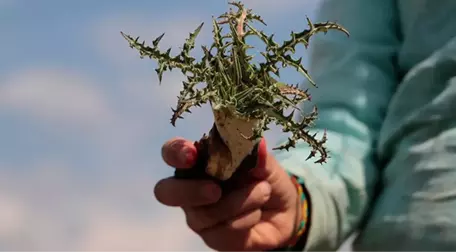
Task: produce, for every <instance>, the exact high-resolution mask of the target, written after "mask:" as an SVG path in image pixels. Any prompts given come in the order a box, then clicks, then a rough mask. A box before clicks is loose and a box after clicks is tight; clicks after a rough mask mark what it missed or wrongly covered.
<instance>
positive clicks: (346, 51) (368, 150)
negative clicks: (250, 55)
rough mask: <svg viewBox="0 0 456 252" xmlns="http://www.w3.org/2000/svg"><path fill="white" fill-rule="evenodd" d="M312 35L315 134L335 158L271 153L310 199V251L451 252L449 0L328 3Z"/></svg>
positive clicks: (454, 218)
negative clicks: (330, 27) (327, 25)
mask: <svg viewBox="0 0 456 252" xmlns="http://www.w3.org/2000/svg"><path fill="white" fill-rule="evenodd" d="M328 20H330V21H335V22H338V23H340V24H341V25H343V26H344V27H346V28H347V29H348V30H349V32H350V34H351V36H350V37H348V38H347V37H346V36H345V35H343V34H342V33H341V32H337V31H330V32H328V33H327V34H326V35H324V34H321V35H317V36H315V37H314V38H313V39H312V40H311V43H310V47H309V50H310V53H311V60H310V62H311V67H310V74H311V75H312V77H313V79H314V80H315V82H316V83H317V85H318V86H319V88H318V89H315V88H311V89H310V92H311V94H312V96H313V99H314V101H315V103H316V105H317V106H318V108H319V112H320V114H319V120H318V121H317V124H316V126H315V128H314V130H316V131H317V132H320V136H321V133H322V132H323V129H327V131H328V143H327V147H328V148H329V150H330V152H331V153H330V155H331V159H329V160H328V163H327V164H324V165H317V164H314V163H313V162H312V161H305V158H306V157H307V156H308V154H309V150H310V149H309V148H308V146H307V144H305V143H302V144H300V145H299V146H298V147H297V148H296V149H292V150H290V151H289V152H286V151H281V152H277V153H275V155H276V157H277V158H278V159H279V160H280V162H281V163H282V165H283V166H284V167H285V169H287V170H289V171H291V172H293V173H295V174H297V175H299V176H301V177H303V178H304V179H305V181H306V187H307V188H308V190H309V191H310V194H311V197H312V206H313V208H312V209H313V210H312V226H311V228H310V233H309V240H308V243H307V246H306V250H335V249H337V248H338V247H339V246H340V244H341V243H342V242H343V241H344V240H345V239H346V238H347V237H348V236H349V235H350V234H352V233H353V232H354V231H355V230H357V229H359V233H360V235H359V237H358V238H357V239H356V241H355V243H354V245H353V246H354V248H353V249H354V250H370V251H372V250H383V251H385V250H409V251H412V250H413V251H417V250H428V251H429V250H456V1H455V0H397V1H394V0H327V1H324V2H323V5H322V6H321V10H320V12H319V15H318V18H317V19H316V20H313V21H314V22H324V21H328Z"/></svg>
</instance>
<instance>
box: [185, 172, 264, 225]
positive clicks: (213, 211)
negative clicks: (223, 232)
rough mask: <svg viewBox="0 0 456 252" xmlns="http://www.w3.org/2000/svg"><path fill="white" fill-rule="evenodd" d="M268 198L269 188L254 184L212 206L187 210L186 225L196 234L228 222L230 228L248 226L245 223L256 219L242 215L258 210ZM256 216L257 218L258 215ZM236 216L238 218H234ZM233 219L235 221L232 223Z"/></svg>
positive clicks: (228, 195)
mask: <svg viewBox="0 0 456 252" xmlns="http://www.w3.org/2000/svg"><path fill="white" fill-rule="evenodd" d="M270 196H271V187H270V186H269V184H268V183H267V182H265V181H264V182H259V183H255V184H253V185H251V186H248V187H244V188H240V189H238V190H235V191H232V192H230V193H229V194H227V195H226V196H224V198H222V199H221V200H220V201H218V202H217V203H215V204H213V205H210V206H203V207H197V208H194V209H188V210H187V211H186V215H187V223H188V225H189V227H190V228H191V229H192V230H193V231H195V232H197V233H198V232H201V231H203V230H205V229H208V228H211V227H214V226H216V225H220V224H222V223H223V224H226V223H225V222H229V225H230V226H231V227H232V228H236V227H241V228H242V227H244V226H249V225H250V224H248V223H246V222H252V220H253V219H256V218H255V217H252V216H247V215H246V216H242V215H245V214H246V213H248V212H251V211H254V210H257V209H260V208H261V207H262V206H263V205H264V204H265V203H266V202H267V201H268V200H269V198H270ZM260 213H261V212H260ZM256 214H257V215H255V216H256V217H257V216H258V213H256ZM238 216H239V218H236V217H238ZM260 216H261V215H260ZM243 217H244V218H243ZM233 218H234V219H236V220H234V221H232V219H233ZM230 220H231V221H230Z"/></svg>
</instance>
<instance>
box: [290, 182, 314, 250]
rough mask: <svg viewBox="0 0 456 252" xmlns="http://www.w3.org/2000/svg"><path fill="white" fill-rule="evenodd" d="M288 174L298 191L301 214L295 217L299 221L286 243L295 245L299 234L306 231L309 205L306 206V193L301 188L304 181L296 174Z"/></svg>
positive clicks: (299, 236)
mask: <svg viewBox="0 0 456 252" xmlns="http://www.w3.org/2000/svg"><path fill="white" fill-rule="evenodd" d="M288 174H289V175H290V178H291V181H292V182H293V184H294V185H295V186H296V189H297V191H298V197H299V201H300V206H301V216H298V217H297V221H299V226H298V228H297V230H296V231H295V233H294V235H293V237H292V239H291V240H290V241H289V243H288V247H293V246H295V245H296V243H297V242H298V241H299V239H300V238H301V236H302V235H303V234H304V233H305V232H306V230H307V226H308V225H307V224H308V218H309V215H310V213H309V207H308V199H307V198H306V194H305V192H304V190H303V186H304V182H303V181H302V179H300V178H298V177H297V176H295V175H293V174H291V173H288Z"/></svg>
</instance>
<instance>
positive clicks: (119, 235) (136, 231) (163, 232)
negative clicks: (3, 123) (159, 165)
mask: <svg viewBox="0 0 456 252" xmlns="http://www.w3.org/2000/svg"><path fill="white" fill-rule="evenodd" d="M12 168H16V169H19V170H21V169H20V168H23V167H9V168H8V167H0V175H1V177H0V180H1V182H2V183H1V184H0V189H1V190H0V192H1V194H0V205H1V206H2V207H1V208H0V244H2V249H4V250H66V251H67V250H122V251H126V250H148V251H151V250H180V251H183V250H203V249H206V246H205V245H204V244H203V242H202V241H201V240H200V238H198V237H197V236H196V235H195V234H194V233H193V232H191V231H190V230H189V229H188V228H187V226H186V224H185V220H184V216H183V213H182V211H180V210H179V209H177V208H174V209H169V208H167V207H164V206H161V205H160V206H159V205H158V203H157V202H156V200H155V198H154V197H153V193H152V191H153V184H154V183H153V181H152V180H151V179H147V176H145V175H144V174H140V173H135V174H134V175H132V176H126V177H125V178H124V179H123V180H122V179H119V178H115V179H112V178H111V177H110V176H109V175H108V174H106V176H103V177H100V178H97V179H95V180H92V179H87V178H83V177H80V176H77V172H75V169H74V168H75V167H72V166H68V165H65V164H64V162H56V161H51V162H44V163H38V164H35V165H34V166H32V167H27V172H14V171H13V170H16V169H12Z"/></svg>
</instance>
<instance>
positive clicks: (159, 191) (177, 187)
mask: <svg viewBox="0 0 456 252" xmlns="http://www.w3.org/2000/svg"><path fill="white" fill-rule="evenodd" d="M154 193H155V197H156V198H157V200H158V201H159V202H160V203H162V204H164V205H167V206H179V207H198V206H202V205H207V204H213V203H215V202H217V201H218V200H219V199H220V197H221V195H222V190H221V188H220V187H219V186H218V185H217V184H215V183H214V182H212V181H207V180H182V179H174V178H167V179H163V180H161V181H159V182H158V183H157V185H156V186H155V189H154Z"/></svg>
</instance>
